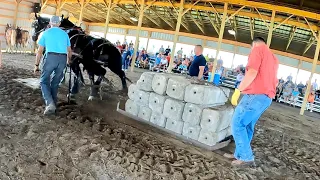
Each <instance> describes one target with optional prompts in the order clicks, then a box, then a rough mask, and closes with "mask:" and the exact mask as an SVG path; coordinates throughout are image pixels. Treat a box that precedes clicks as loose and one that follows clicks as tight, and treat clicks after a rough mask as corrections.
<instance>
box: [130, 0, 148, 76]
mask: <svg viewBox="0 0 320 180" xmlns="http://www.w3.org/2000/svg"><path fill="white" fill-rule="evenodd" d="M144 4H145V0H142V1H141V6H140V13H139V21H138V28H137V30H136V31H137V34H136V41H135V43H134V51H133V56H132V61H131V72H133V69H134V65H135V62H136V58H137V52H138V47H139V38H140V30H141V26H142V20H143V13H144V8H145V7H144Z"/></svg>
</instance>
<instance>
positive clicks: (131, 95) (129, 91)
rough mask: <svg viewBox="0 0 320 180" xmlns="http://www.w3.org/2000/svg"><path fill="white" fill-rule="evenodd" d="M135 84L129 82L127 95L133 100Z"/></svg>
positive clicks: (135, 91)
mask: <svg viewBox="0 0 320 180" xmlns="http://www.w3.org/2000/svg"><path fill="white" fill-rule="evenodd" d="M137 90H138V88H137V85H135V84H131V85H130V86H129V88H128V96H129V98H130V99H131V100H133V101H134V100H135V97H136V94H137Z"/></svg>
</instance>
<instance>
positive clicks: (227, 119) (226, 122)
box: [217, 105, 234, 131]
mask: <svg viewBox="0 0 320 180" xmlns="http://www.w3.org/2000/svg"><path fill="white" fill-rule="evenodd" d="M233 113H234V108H233V107H232V106H231V105H230V106H227V107H226V108H225V109H224V110H223V113H222V118H221V122H220V125H219V127H218V129H217V131H221V130H223V129H226V128H227V127H230V125H231V122H232V117H233Z"/></svg>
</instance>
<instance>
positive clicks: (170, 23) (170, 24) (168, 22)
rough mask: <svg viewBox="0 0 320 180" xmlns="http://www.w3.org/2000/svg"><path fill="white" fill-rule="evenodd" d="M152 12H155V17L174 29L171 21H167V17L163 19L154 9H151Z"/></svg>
mask: <svg viewBox="0 0 320 180" xmlns="http://www.w3.org/2000/svg"><path fill="white" fill-rule="evenodd" d="M150 10H151V11H153V13H154V14H155V15H157V16H158V17H159V18H160V19H162V21H164V22H165V23H167V24H168V25H169V26H170V27H171V28H172V29H174V25H173V24H172V22H171V21H168V19H166V18H165V17H163V16H162V15H160V14H159V13H157V12H156V10H154V9H153V8H150Z"/></svg>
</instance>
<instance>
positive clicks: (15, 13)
mask: <svg viewBox="0 0 320 180" xmlns="http://www.w3.org/2000/svg"><path fill="white" fill-rule="evenodd" d="M21 1H22V0H16V1H15V5H16V8H15V10H14V17H13V24H12V26H13V27H16V26H17V17H18V12H19V4H20V2H21Z"/></svg>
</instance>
